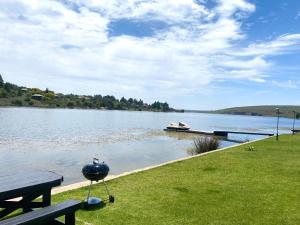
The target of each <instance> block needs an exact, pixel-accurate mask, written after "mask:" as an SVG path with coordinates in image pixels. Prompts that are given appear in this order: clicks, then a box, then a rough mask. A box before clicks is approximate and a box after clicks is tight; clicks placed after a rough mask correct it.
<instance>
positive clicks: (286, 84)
mask: <svg viewBox="0 0 300 225" xmlns="http://www.w3.org/2000/svg"><path fill="white" fill-rule="evenodd" d="M272 84H273V85H274V86H276V87H280V88H298V87H299V82H297V81H292V80H288V81H283V82H282V81H281V82H279V81H275V80H273V81H272Z"/></svg>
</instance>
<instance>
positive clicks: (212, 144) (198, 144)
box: [190, 136, 220, 155]
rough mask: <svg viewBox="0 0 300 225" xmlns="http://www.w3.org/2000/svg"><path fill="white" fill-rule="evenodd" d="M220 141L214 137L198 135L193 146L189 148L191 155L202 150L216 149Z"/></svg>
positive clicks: (202, 151)
mask: <svg viewBox="0 0 300 225" xmlns="http://www.w3.org/2000/svg"><path fill="white" fill-rule="evenodd" d="M219 146H220V141H219V139H218V138H215V137H206V136H205V137H199V138H197V139H195V140H194V148H193V149H191V150H190V153H191V154H192V155H197V154H201V153H204V152H210V151H213V150H216V149H218V148H219Z"/></svg>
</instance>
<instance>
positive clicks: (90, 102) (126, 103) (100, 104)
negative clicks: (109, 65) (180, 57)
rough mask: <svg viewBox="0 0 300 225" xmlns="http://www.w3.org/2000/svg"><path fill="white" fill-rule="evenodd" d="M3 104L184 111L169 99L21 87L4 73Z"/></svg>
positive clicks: (0, 85)
mask: <svg viewBox="0 0 300 225" xmlns="http://www.w3.org/2000/svg"><path fill="white" fill-rule="evenodd" d="M0 106H30V107H47V108H85V109H117V110H137V111H156V112H172V111H177V112H178V111H180V110H175V109H173V108H170V106H169V104H168V103H167V102H164V103H162V102H159V101H156V102H154V103H153V104H148V103H145V102H143V100H141V99H139V100H137V99H133V98H129V99H126V98H124V97H122V98H121V99H117V98H115V97H114V96H112V95H106V96H102V95H94V96H91V95H74V94H66V95H65V94H61V93H55V92H54V91H51V90H49V89H46V90H40V89H38V88H26V87H20V86H17V85H15V84H11V83H9V82H4V81H3V78H2V76H1V74H0Z"/></svg>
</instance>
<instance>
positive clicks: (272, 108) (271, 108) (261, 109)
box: [185, 105, 300, 118]
mask: <svg viewBox="0 0 300 225" xmlns="http://www.w3.org/2000/svg"><path fill="white" fill-rule="evenodd" d="M276 108H279V111H280V116H281V117H288V118H293V117H294V113H293V111H295V112H296V116H297V118H300V106H293V105H261V106H244V107H233V108H227V109H220V110H214V111H203V110H185V112H198V113H217V114H231V115H249V116H277V111H276Z"/></svg>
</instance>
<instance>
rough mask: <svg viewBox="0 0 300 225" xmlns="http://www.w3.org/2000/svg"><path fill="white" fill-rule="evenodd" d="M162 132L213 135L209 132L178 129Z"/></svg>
mask: <svg viewBox="0 0 300 225" xmlns="http://www.w3.org/2000/svg"><path fill="white" fill-rule="evenodd" d="M164 131H168V132H181V133H189V134H204V135H214V132H209V131H201V130H180V129H167V128H166V129H164Z"/></svg>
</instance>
